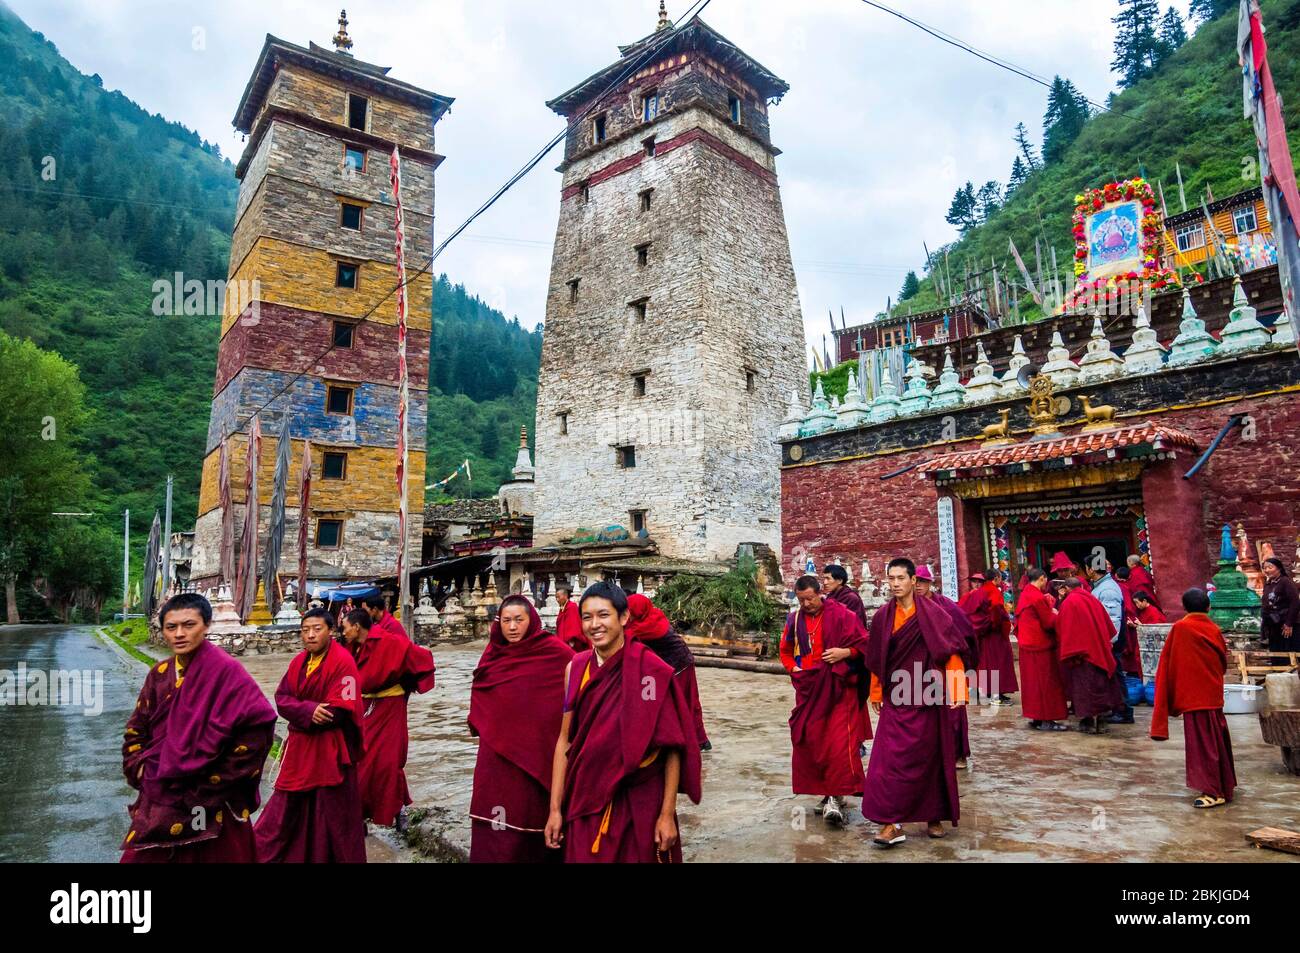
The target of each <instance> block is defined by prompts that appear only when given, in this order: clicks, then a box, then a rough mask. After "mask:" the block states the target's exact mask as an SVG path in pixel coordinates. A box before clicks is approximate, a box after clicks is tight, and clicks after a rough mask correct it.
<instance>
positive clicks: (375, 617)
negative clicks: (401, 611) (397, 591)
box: [344, 595, 410, 640]
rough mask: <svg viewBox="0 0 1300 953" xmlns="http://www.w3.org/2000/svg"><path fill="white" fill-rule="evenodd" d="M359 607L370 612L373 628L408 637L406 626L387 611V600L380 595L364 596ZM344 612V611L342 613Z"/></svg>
mask: <svg viewBox="0 0 1300 953" xmlns="http://www.w3.org/2000/svg"><path fill="white" fill-rule="evenodd" d="M361 607H362V608H364V609H365V610H366V612H368V613H369V614H370V621H371V623H372V624H373V625H374V626H375V628H378V629H380V630H381V631H383V632H392V633H393V634H394V635H400V636H401V637H402V638H404V639H408V640H409V639H410V636H409V635H407V633H406V626H404V625H402V623H401V622H399V621H397V616H395V615H393V614H392V613H391V612H389V611H388V601H387V600H386V599H385V598H384V597H383V596H382V595H373V596H366V597H365V598H364V599H362V600H361ZM346 614H347V613H346V612H345V613H344V615H346Z"/></svg>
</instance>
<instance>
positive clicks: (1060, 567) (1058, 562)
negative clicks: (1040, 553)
mask: <svg viewBox="0 0 1300 953" xmlns="http://www.w3.org/2000/svg"><path fill="white" fill-rule="evenodd" d="M1047 568H1048V571H1050V572H1051V574H1052V578H1053V579H1068V578H1069V577H1071V576H1075V577H1077V576H1078V575H1079V568H1078V567H1077V566H1075V564H1074V560H1073V559H1071V558H1070V557H1069V556H1067V555H1065V552H1064V550H1059V549H1058V550H1057V551H1056V552H1055V553H1053V554H1052V562H1051V565H1049V566H1048V567H1047Z"/></svg>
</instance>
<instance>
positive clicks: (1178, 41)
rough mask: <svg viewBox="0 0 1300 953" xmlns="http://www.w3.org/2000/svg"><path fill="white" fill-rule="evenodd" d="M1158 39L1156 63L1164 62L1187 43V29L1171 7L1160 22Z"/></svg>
mask: <svg viewBox="0 0 1300 953" xmlns="http://www.w3.org/2000/svg"><path fill="white" fill-rule="evenodd" d="M1158 38H1159V42H1160V56H1159V59H1158V60H1157V63H1162V62H1164V60H1165V57H1167V56H1169V55H1170V54H1172V53H1175V52H1177V50H1178V48H1179V47H1180V46H1182V45H1183V44H1184V43H1186V42H1187V27H1185V26H1184V25H1183V18H1182V17H1181V16H1180V15H1179V13H1178V11H1177V10H1175V9H1174V8H1173V7H1170V8H1169V9H1168V10H1166V11H1165V15H1164V17H1163V18H1162V19H1161V21H1160V31H1159V33H1158Z"/></svg>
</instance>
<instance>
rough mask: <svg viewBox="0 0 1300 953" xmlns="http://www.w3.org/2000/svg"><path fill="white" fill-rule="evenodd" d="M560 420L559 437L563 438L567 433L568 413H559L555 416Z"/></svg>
mask: <svg viewBox="0 0 1300 953" xmlns="http://www.w3.org/2000/svg"><path fill="white" fill-rule="evenodd" d="M555 416H556V417H559V418H560V435H561V436H563V435H565V434H567V433H568V432H569V412H568V411H567V410H565V411H561V412H560V413H558V414H556V415H555Z"/></svg>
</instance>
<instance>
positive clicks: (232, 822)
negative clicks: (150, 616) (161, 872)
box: [122, 592, 275, 864]
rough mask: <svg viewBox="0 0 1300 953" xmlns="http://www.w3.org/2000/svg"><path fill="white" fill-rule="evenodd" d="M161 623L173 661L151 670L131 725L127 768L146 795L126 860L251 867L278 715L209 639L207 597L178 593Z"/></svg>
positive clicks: (125, 846)
mask: <svg viewBox="0 0 1300 953" xmlns="http://www.w3.org/2000/svg"><path fill="white" fill-rule="evenodd" d="M158 622H159V625H161V626H162V632H163V638H165V639H166V640H167V644H168V646H169V647H170V648H171V650H172V652H173V653H174V655H173V656H172V658H170V659H168V660H167V661H164V662H159V663H157V664H156V665H154V666H153V667H152V668H151V669H149V674H148V675H146V676H145V680H144V685H143V687H141V689H140V697H139V698H138V699H137V700H136V703H135V710H134V711H133V712H131V717H130V719H128V720H127V723H126V739H125V741H124V742H123V744H122V772H123V773H124V774H125V775H126V780H127V783H128V784H130V785H131V787H133V788H135V789H136V790H137V791H139V792H140V795H139V797H137V798H136V800H135V803H134V804H132V805H131V806H130V808H128V810H129V812H130V814H131V829H130V830H129V831H128V832H127V835H126V839H125V840H124V841H123V842H122V863H125V864H129V863H150V862H152V863H208V864H213V863H253V862H254V861H256V860H257V846H256V842H255V840H254V837H253V824H252V822H251V821H250V820H249V815H250V814H251V813H252V812H253V811H255V810H257V805H258V803H259V800H260V798H259V795H258V783H259V780H260V778H261V775H262V766H263V764H264V763H265V762H266V756H267V754H269V753H270V751H271V740H272V738H273V737H274V733H275V711H274V709H272V708H271V706H270V705H269V704H268V703H267V701H266V698H265V697H263V695H262V690H261V689H260V688H258V687H257V682H255V681H254V680H253V676H251V675H249V674H248V672H247V670H245V668H244V666H243V665H242V664H240V662H239V661H238V660H237V659H235V658H232V657H231V656H229V655H227V654H226V653H225V652H223V651H222V650H221V649H219V648H217V647H216V646H214V645H212V644H210V643H209V642H208V641H207V634H208V626H209V625H211V624H212V606H211V605H209V604H208V600H207V599H205V598H203V597H202V596H200V595H199V594H197V593H193V592H185V593H181V594H180V595H176V596H173V597H172V598H170V599H168V600H167V602H166V603H164V604H163V607H162V609H161V610H160V611H159V613H158Z"/></svg>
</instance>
